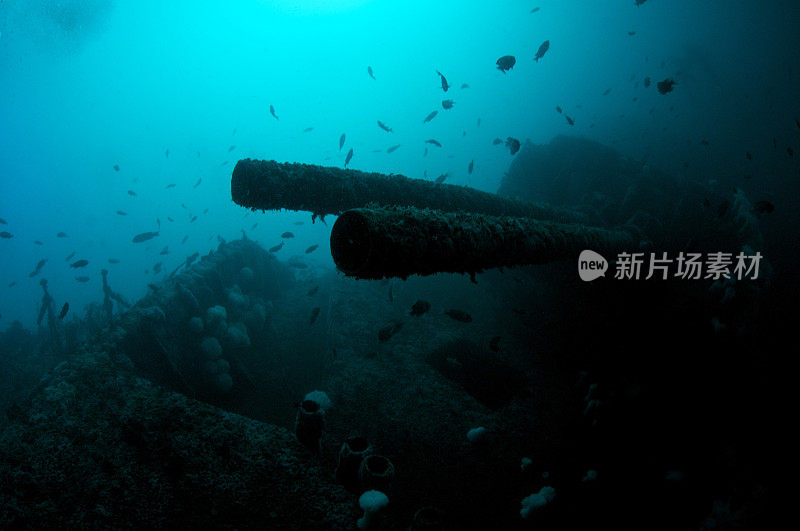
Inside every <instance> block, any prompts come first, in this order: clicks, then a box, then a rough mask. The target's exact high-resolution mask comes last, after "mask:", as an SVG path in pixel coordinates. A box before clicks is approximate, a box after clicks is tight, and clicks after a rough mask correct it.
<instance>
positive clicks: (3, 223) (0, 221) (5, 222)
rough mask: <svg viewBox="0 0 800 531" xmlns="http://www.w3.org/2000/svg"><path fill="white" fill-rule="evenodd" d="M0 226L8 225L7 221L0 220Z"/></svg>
mask: <svg viewBox="0 0 800 531" xmlns="http://www.w3.org/2000/svg"><path fill="white" fill-rule="evenodd" d="M0 225H8V221H6V220H4V219H3V218H0Z"/></svg>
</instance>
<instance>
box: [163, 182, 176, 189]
mask: <svg viewBox="0 0 800 531" xmlns="http://www.w3.org/2000/svg"><path fill="white" fill-rule="evenodd" d="M164 188H175V183H169V184H168V185H167V186H165V187H164Z"/></svg>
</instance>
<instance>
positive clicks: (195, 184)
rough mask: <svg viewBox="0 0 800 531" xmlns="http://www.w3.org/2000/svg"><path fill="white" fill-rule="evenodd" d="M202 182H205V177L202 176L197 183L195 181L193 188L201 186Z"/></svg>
mask: <svg viewBox="0 0 800 531" xmlns="http://www.w3.org/2000/svg"><path fill="white" fill-rule="evenodd" d="M201 182H203V178H202V177H200V178H199V179H197V182H196V183H194V186H192V188H197V187H198V186H200V183H201Z"/></svg>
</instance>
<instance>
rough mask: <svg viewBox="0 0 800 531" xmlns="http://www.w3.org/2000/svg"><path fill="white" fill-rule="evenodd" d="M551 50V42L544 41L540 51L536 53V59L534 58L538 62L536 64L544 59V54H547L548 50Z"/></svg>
mask: <svg viewBox="0 0 800 531" xmlns="http://www.w3.org/2000/svg"><path fill="white" fill-rule="evenodd" d="M549 49H550V41H544V42H543V43H542V44H541V45H540V46H539V49H538V50H537V51H536V57H534V58H533V60H534V61H536V62H537V63H538V62H539V59H541V58H542V57H544V54H546V53H547V50H549Z"/></svg>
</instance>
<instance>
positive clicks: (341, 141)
mask: <svg viewBox="0 0 800 531" xmlns="http://www.w3.org/2000/svg"><path fill="white" fill-rule="evenodd" d="M344 139H345V134H344V133H342V136H340V137H339V151H341V150H342V146H344Z"/></svg>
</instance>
